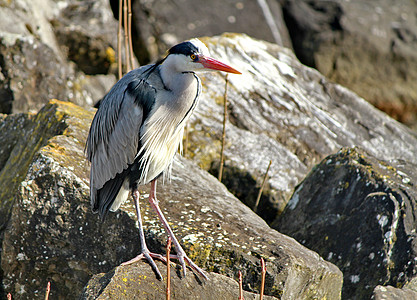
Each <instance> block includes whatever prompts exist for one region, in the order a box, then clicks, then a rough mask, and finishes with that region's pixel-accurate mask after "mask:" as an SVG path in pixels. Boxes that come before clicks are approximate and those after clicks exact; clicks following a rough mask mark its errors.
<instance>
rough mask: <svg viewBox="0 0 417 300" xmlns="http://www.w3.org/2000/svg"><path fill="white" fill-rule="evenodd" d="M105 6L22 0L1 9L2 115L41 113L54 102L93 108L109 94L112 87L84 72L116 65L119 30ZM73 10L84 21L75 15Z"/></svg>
mask: <svg viewBox="0 0 417 300" xmlns="http://www.w3.org/2000/svg"><path fill="white" fill-rule="evenodd" d="M87 4H88V5H87ZM105 4H107V2H106V1H105V0H101V1H78V2H77V3H76V4H74V3H67V2H64V1H39V0H35V1H32V0H22V1H9V2H7V1H6V2H5V3H3V4H2V5H0V68H1V73H0V112H1V113H12V112H13V113H18V112H28V111H31V112H37V111H38V110H39V109H40V108H42V107H43V106H44V105H45V104H46V103H47V102H48V101H49V100H50V99H52V98H58V99H62V100H68V101H71V102H74V103H77V104H79V105H83V106H88V105H90V106H91V105H93V103H94V102H96V101H97V100H99V99H100V98H101V97H102V95H104V93H105V92H106V91H107V90H108V89H109V86H106V87H102V86H100V85H99V84H96V81H94V80H89V78H87V79H86V77H85V74H84V73H83V72H81V71H79V70H84V71H86V72H89V73H90V74H91V73H94V72H101V73H103V72H105V71H106V70H107V69H108V68H109V65H110V64H111V63H112V62H114V50H113V47H114V46H112V45H114V43H113V42H112V40H113V39H115V35H113V34H112V31H114V32H115V31H116V30H117V29H116V28H117V25H116V22H115V20H114V19H113V18H112V14H111V11H110V7H109V5H108V4H107V5H105ZM71 9H73V10H71ZM74 11H76V12H77V16H78V17H79V18H77V17H76V16H74V15H71V12H74ZM80 11H81V12H82V14H81V13H80ZM78 13H80V14H78ZM87 15H88V16H90V17H89V18H86V16H87ZM81 19H83V20H84V21H83V22H81V21H80V20H81ZM71 22H72V23H71ZM75 22H77V23H78V24H74V23H75ZM51 23H52V24H54V25H55V26H56V27H55V28H56V30H55V32H54V27H53V26H52V25H51ZM80 28H82V29H83V30H81V29H80ZM82 33H84V35H82ZM111 36H112V37H111ZM69 37H72V38H73V39H72V40H71V41H69ZM57 41H58V42H59V43H62V44H61V45H60V44H59V43H58V42H57ZM75 41H76V42H77V43H75ZM70 46H74V47H76V51H78V52H77V53H74V51H75V50H74V48H71V47H70ZM70 50H71V51H70ZM81 53H82V55H81ZM67 55H70V56H71V58H72V59H73V61H75V62H76V63H78V65H75V64H74V63H71V62H69V61H68V59H67V57H66V56H67ZM88 59H90V61H86V60H88ZM94 61H96V62H94ZM97 64H99V66H97ZM91 66H96V68H94V67H91ZM112 77H113V76H111V78H112ZM112 83H114V79H113V80H112ZM97 90H101V93H100V95H99V96H97V95H96V93H95V92H96V91H97Z"/></svg>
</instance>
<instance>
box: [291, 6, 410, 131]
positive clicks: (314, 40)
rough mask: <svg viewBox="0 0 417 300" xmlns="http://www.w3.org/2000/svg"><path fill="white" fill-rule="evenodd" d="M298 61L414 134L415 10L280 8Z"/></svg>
mask: <svg viewBox="0 0 417 300" xmlns="http://www.w3.org/2000/svg"><path fill="white" fill-rule="evenodd" d="M283 13H284V19H285V22H286V25H287V28H288V31H289V32H290V36H291V39H292V42H293V45H294V51H295V53H296V54H297V57H298V58H299V59H300V60H301V61H302V62H303V63H305V64H307V65H309V66H312V67H315V68H317V69H318V70H319V71H320V72H322V73H323V74H324V75H325V76H327V77H328V78H330V79H331V80H333V81H335V82H338V83H340V84H342V85H344V86H346V87H348V88H350V89H351V90H353V91H355V92H356V93H358V94H359V95H361V96H362V97H364V98H365V99H366V100H368V101H370V102H371V103H372V104H374V105H376V106H377V107H378V108H380V109H382V110H384V111H386V112H387V113H389V114H390V115H391V116H393V117H394V118H396V119H398V120H400V121H402V122H404V123H406V124H408V125H412V124H414V125H413V127H414V128H417V117H416V116H417V90H416V89H415V82H416V81H417V52H416V51H415V49H416V47H417V17H416V15H417V14H416V13H417V4H416V3H415V2H413V1H400V2H398V1H396V0H373V1H320V0H318V1H310V0H309V1H305V0H296V1H293V0H287V1H284V2H283Z"/></svg>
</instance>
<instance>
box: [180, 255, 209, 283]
mask: <svg viewBox="0 0 417 300" xmlns="http://www.w3.org/2000/svg"><path fill="white" fill-rule="evenodd" d="M184 259H185V260H186V261H187V263H188V264H189V266H190V267H191V268H192V269H193V270H194V271H196V272H197V273H198V274H200V275H201V276H203V278H204V279H206V280H208V277H207V274H206V272H204V271H203V269H201V268H200V267H199V266H197V265H196V264H195V263H194V262H193V261H192V260H191V259H190V258H189V257H188V256H185V257H184ZM184 276H185V271H184Z"/></svg>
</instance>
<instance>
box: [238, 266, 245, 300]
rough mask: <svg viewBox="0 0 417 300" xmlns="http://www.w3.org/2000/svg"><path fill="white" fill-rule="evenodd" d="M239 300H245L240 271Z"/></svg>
mask: <svg viewBox="0 0 417 300" xmlns="http://www.w3.org/2000/svg"><path fill="white" fill-rule="evenodd" d="M239 300H245V298H243V284H242V272H240V271H239Z"/></svg>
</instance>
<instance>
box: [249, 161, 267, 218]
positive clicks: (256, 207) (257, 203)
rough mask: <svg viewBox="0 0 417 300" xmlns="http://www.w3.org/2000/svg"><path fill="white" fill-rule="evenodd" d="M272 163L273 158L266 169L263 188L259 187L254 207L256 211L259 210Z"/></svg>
mask: <svg viewBox="0 0 417 300" xmlns="http://www.w3.org/2000/svg"><path fill="white" fill-rule="evenodd" d="M271 164H272V160H270V161H269V164H268V168H267V169H266V172H265V176H264V179H263V181H262V185H261V188H260V189H259V193H258V197H257V198H256V202H255V206H254V207H253V211H254V212H257V211H258V205H259V201H260V200H261V196H262V192H263V190H264V187H265V183H266V179H267V178H268V172H269V169H270V168H271Z"/></svg>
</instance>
